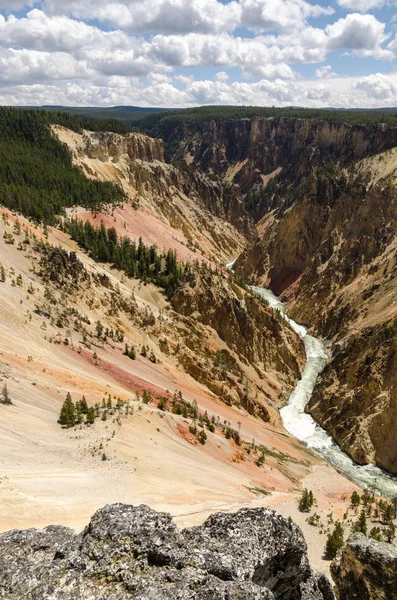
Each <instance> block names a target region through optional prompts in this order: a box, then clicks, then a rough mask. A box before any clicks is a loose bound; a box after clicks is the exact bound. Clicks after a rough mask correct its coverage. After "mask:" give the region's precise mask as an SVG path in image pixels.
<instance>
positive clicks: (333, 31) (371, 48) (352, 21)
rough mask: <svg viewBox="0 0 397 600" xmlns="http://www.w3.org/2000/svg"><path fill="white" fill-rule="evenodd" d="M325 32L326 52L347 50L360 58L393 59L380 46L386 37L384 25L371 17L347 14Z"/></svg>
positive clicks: (387, 51)
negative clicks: (326, 38)
mask: <svg viewBox="0 0 397 600" xmlns="http://www.w3.org/2000/svg"><path fill="white" fill-rule="evenodd" d="M325 32H326V34H327V36H328V43H327V48H328V50H340V49H348V50H353V52H354V53H355V54H357V55H361V56H373V57H374V58H382V59H385V60H389V59H392V58H394V55H393V53H392V52H391V51H390V50H384V49H383V48H382V46H381V45H382V44H383V42H385V41H386V40H387V37H388V36H386V35H385V24H384V23H381V22H380V21H378V20H377V19H376V18H375V17H374V16H373V15H361V14H358V13H352V14H349V15H347V17H346V18H344V19H338V21H336V22H335V23H333V24H332V25H328V26H327V27H326V28H325Z"/></svg>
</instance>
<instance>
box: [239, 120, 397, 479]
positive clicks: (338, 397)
mask: <svg viewBox="0 0 397 600" xmlns="http://www.w3.org/2000/svg"><path fill="white" fill-rule="evenodd" d="M368 135H369V134H368ZM360 139H361V138H360ZM390 139H391V140H393V139H394V136H393V132H392V133H391V135H390ZM375 140H376V143H375ZM378 143H379V140H378V138H377V136H376V135H375V136H374V137H371V136H369V139H368V140H366V142H365V143H364V142H363V140H362V139H361V142H360V146H362V149H363V150H365V152H367V151H370V150H371V148H373V149H374V148H376V147H377V145H378ZM393 143H394V142H393ZM360 151H361V150H360ZM341 153H342V150H340V154H341ZM347 156H349V157H350V156H351V155H350V154H347ZM396 158H397V155H396V151H395V149H391V150H389V151H387V152H383V153H381V154H375V155H374V156H371V157H367V158H365V159H363V160H361V161H359V162H357V163H350V164H346V163H344V160H345V159H343V160H342V158H341V159H340V160H339V161H334V162H332V163H329V164H322V165H321V166H316V167H314V168H311V169H310V170H309V172H308V175H307V176H306V177H303V178H302V179H301V181H300V183H299V185H295V180H294V177H293V174H292V173H290V172H288V173H287V172H285V173H281V174H280V175H279V176H277V178H276V179H275V180H274V181H273V183H272V186H271V189H270V190H269V189H268V192H267V194H268V195H267V196H265V197H266V199H267V201H268V206H269V207H270V209H271V210H270V212H269V213H268V214H267V215H265V217H264V218H263V219H262V221H261V223H260V228H261V232H262V236H261V238H260V239H259V240H258V241H257V243H256V244H254V246H252V247H251V248H249V249H248V250H247V251H246V252H245V253H244V254H243V255H242V257H241V258H240V259H239V261H238V262H237V270H239V271H240V272H241V273H243V274H244V275H245V276H247V277H250V278H251V279H253V280H254V281H256V282H257V283H260V284H263V285H266V286H269V287H271V289H273V290H274V291H275V292H276V293H278V294H281V295H282V297H283V299H284V300H286V301H288V302H289V313H290V314H291V316H292V317H293V318H294V319H295V320H297V321H299V322H301V323H304V324H306V325H307V326H308V327H312V329H313V331H314V332H316V334H317V335H320V336H322V337H323V338H325V339H327V340H328V341H329V342H330V344H331V345H332V349H333V359H332V360H331V362H330V364H329V365H328V366H327V367H326V368H325V370H324V373H323V375H322V376H321V377H320V379H319V383H318V386H317V388H316V391H315V393H314V395H313V398H312V400H311V402H310V405H309V410H310V412H312V414H313V416H314V417H315V418H316V419H317V420H318V421H320V422H321V423H322V424H323V425H324V426H325V427H326V428H327V429H328V430H329V431H330V432H331V433H332V435H333V436H334V437H335V439H336V440H337V442H338V443H339V444H340V445H341V446H342V448H343V449H344V450H345V451H346V452H348V453H349V454H350V455H351V456H352V457H353V458H354V460H356V461H357V462H359V463H361V464H366V463H368V462H376V463H377V464H378V465H380V466H382V467H383V468H385V469H387V470H389V471H391V472H393V473H395V472H397V455H396V452H395V444H394V443H392V439H393V435H394V433H393V432H394V427H395V421H396V417H397V411H396V400H395V395H396V382H395V381H394V377H393V375H392V366H393V361H394V353H395V350H394V339H395V333H394V331H395V329H394V326H393V323H394V319H395V318H396V317H397V309H396V307H395V305H394V290H395V284H396V275H397V273H396V270H395V266H396V260H395V252H396V244H397V236H396V228H397V220H396V208H397V188H396V169H397V160H396ZM268 188H269V186H268ZM385 332H387V333H385Z"/></svg>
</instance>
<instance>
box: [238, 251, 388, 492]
mask: <svg viewBox="0 0 397 600" xmlns="http://www.w3.org/2000/svg"><path fill="white" fill-rule="evenodd" d="M234 262H235V261H233V262H232V263H229V264H228V265H227V268H228V269H233V265H234ZM251 290H252V291H253V292H254V293H255V294H257V295H259V296H261V297H262V298H263V299H264V300H266V301H267V302H268V304H269V306H270V307H271V308H273V309H274V310H277V311H278V312H279V313H281V314H282V315H283V317H284V319H285V320H286V321H287V322H288V323H289V325H290V326H291V327H292V329H293V330H294V331H295V332H296V333H297V334H298V335H299V336H300V337H301V338H302V339H303V342H304V344H305V350H306V365H305V368H304V371H303V373H302V378H301V380H300V381H299V383H298V384H297V386H296V388H295V389H294V390H293V392H292V393H291V395H290V397H289V399H288V404H287V406H285V407H284V408H282V409H281V411H280V414H281V417H282V420H283V424H284V427H285V429H286V430H287V431H288V432H289V433H291V434H292V435H294V436H295V437H296V438H298V440H301V441H302V442H304V443H305V444H306V445H307V446H308V447H309V448H310V449H311V450H313V452H315V453H316V454H318V455H319V456H322V457H323V458H325V459H326V460H327V462H328V463H329V464H331V465H332V466H333V467H334V468H335V469H337V470H338V471H341V472H342V473H343V474H344V475H345V476H346V477H348V478H349V479H350V480H351V481H353V482H354V483H357V484H358V485H359V486H360V487H362V488H368V489H371V490H373V491H374V492H376V493H378V494H381V495H382V496H386V497H387V498H390V499H391V498H394V497H396V496H397V477H393V476H391V475H389V474H388V473H386V472H385V471H382V469H379V468H378V467H375V466H374V465H366V466H360V465H358V464H356V463H355V462H354V461H353V460H352V459H351V458H350V457H349V456H348V455H347V454H345V453H344V452H343V451H342V450H341V449H340V447H339V446H338V445H337V444H336V443H335V442H334V440H333V438H332V437H331V435H330V434H329V433H327V431H325V429H323V428H322V427H320V425H319V424H318V423H317V422H316V421H315V420H314V419H313V417H312V416H311V415H309V414H306V413H305V407H306V405H307V403H308V402H309V400H310V398H311V395H312V393H313V390H314V386H315V385H316V381H317V377H318V376H319V375H320V373H321V372H322V371H323V369H324V367H325V365H326V362H327V354H326V352H325V348H324V344H323V343H322V342H321V341H320V340H318V339H317V338H315V337H312V336H311V335H308V333H307V330H306V328H305V327H303V326H302V325H298V323H295V321H293V320H292V319H290V318H289V317H288V316H287V314H286V311H285V306H284V304H283V303H282V302H280V300H279V299H278V298H277V296H275V295H274V294H273V292H271V291H270V290H267V289H265V288H260V287H251Z"/></svg>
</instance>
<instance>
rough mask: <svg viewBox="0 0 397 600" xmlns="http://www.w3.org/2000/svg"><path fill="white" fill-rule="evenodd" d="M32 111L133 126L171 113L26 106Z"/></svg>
mask: <svg viewBox="0 0 397 600" xmlns="http://www.w3.org/2000/svg"><path fill="white" fill-rule="evenodd" d="M22 108H28V109H31V110H49V111H54V112H67V113H69V114H71V115H76V116H80V117H85V118H87V119H95V120H98V119H100V120H107V119H117V120H119V121H122V122H123V123H128V124H131V122H132V121H139V120H140V119H143V118H144V117H146V116H148V115H151V114H164V113H165V112H170V110H169V109H168V108H142V107H140V106H112V107H110V108H103V107H100V108H98V107H91V106H84V107H82V106H80V107H79V106H53V105H47V106H24V107H22Z"/></svg>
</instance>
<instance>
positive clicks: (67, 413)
mask: <svg viewBox="0 0 397 600" xmlns="http://www.w3.org/2000/svg"><path fill="white" fill-rule="evenodd" d="M58 423H59V424H60V425H62V427H66V428H67V429H69V428H70V427H74V426H75V424H76V408H75V406H74V404H73V401H72V397H71V395H70V393H69V392H68V393H67V395H66V400H65V402H64V403H63V405H62V408H61V413H60V415H59V419H58Z"/></svg>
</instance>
